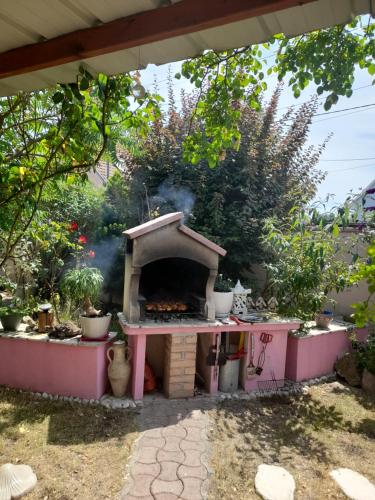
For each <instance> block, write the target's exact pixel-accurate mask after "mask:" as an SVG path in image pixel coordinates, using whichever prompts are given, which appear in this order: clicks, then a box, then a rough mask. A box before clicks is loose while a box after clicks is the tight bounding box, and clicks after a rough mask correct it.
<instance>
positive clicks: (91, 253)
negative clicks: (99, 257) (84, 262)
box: [88, 250, 95, 259]
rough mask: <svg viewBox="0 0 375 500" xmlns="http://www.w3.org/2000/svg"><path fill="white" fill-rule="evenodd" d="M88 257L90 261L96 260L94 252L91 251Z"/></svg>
mask: <svg viewBox="0 0 375 500" xmlns="http://www.w3.org/2000/svg"><path fill="white" fill-rule="evenodd" d="M88 256H89V258H90V259H94V258H95V252H94V250H90V251H89V253H88Z"/></svg>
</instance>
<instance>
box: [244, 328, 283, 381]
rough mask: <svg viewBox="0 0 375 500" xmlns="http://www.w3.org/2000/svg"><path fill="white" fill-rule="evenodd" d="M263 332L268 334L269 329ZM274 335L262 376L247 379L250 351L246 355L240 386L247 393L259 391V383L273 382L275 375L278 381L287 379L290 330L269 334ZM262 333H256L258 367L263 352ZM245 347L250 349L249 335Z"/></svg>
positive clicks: (255, 356)
mask: <svg viewBox="0 0 375 500" xmlns="http://www.w3.org/2000/svg"><path fill="white" fill-rule="evenodd" d="M263 331H266V332H267V328H264V330H263ZM269 333H272V335H273V339H272V342H270V343H269V344H268V345H267V348H266V359H265V362H264V366H263V371H262V373H261V375H255V376H254V377H251V378H249V379H248V378H247V375H246V367H247V366H248V364H249V362H250V352H249V349H247V350H248V352H247V353H246V357H245V358H244V359H243V360H242V363H241V372H240V384H241V386H242V387H243V388H244V389H245V390H246V391H254V390H258V382H260V381H264V380H271V379H272V377H273V375H274V376H275V378H276V379H277V380H280V379H284V378H285V359H286V348H287V341H288V328H283V329H280V330H278V331H272V332H269ZM260 334H261V332H260V331H255V332H254V342H255V352H254V365H255V366H256V365H257V362H258V358H259V354H260V352H261V348H262V343H261V342H260ZM245 347H246V348H247V347H248V335H246V338H245Z"/></svg>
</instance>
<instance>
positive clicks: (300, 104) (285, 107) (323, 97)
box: [279, 83, 373, 116]
mask: <svg viewBox="0 0 375 500" xmlns="http://www.w3.org/2000/svg"><path fill="white" fill-rule="evenodd" d="M368 87H373V85H372V83H370V85H362V86H361V87H356V88H354V89H353V92H356V91H357V90H362V89H367V88H368ZM314 95H315V94H310V97H313V96H314ZM324 99H326V97H325V96H322V97H318V98H317V101H323V100H324ZM309 102H310V101H303V102H301V103H299V104H291V105H289V106H283V107H282V108H279V110H282V109H288V108H296V107H300V106H303V105H304V104H308V103H309ZM323 114H326V113H323ZM315 116H316V115H315Z"/></svg>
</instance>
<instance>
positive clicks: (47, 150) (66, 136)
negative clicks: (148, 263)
mask: <svg viewBox="0 0 375 500" xmlns="http://www.w3.org/2000/svg"><path fill="white" fill-rule="evenodd" d="M132 89H133V80H132V78H131V76H130V75H120V76H116V77H107V76H105V75H99V76H98V77H97V78H95V79H93V78H92V77H91V76H90V75H89V74H88V73H87V72H86V71H85V70H82V71H81V73H80V75H79V77H78V78H77V82H76V83H74V84H70V85H58V86H57V87H56V88H52V89H47V90H42V91H36V92H32V93H20V94H17V95H15V96H12V97H7V98H3V99H0V267H1V266H2V265H3V264H4V263H5V261H6V260H7V259H8V258H9V256H11V255H12V254H13V252H14V250H15V249H16V247H17V244H18V243H19V242H20V240H21V239H22V237H23V235H24V233H25V231H26V230H27V229H29V227H30V225H31V222H32V220H33V218H34V216H35V214H36V211H37V209H38V207H39V204H40V202H41V200H42V199H43V195H44V193H45V189H46V187H47V186H49V185H51V184H53V183H55V182H56V181H57V180H59V179H67V178H69V180H70V181H73V180H74V176H75V175H78V176H82V175H85V174H86V173H87V171H88V170H89V169H90V168H91V167H94V166H95V165H96V163H97V162H98V161H99V159H100V158H101V156H102V155H103V154H104V152H105V150H106V148H108V147H109V145H110V144H111V141H113V142H114V143H116V141H117V137H118V136H119V135H123V134H124V133H126V131H127V130H137V133H139V134H140V135H142V134H145V132H146V130H147V127H148V124H149V122H150V121H151V120H153V119H154V117H155V116H156V115H157V113H158V109H157V99H156V98H154V97H153V96H150V95H148V94H146V96H145V97H137V96H134V95H133V94H132Z"/></svg>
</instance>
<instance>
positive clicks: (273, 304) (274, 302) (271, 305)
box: [268, 297, 279, 312]
mask: <svg viewBox="0 0 375 500" xmlns="http://www.w3.org/2000/svg"><path fill="white" fill-rule="evenodd" d="M278 307H279V303H278V302H277V299H276V297H271V298H270V300H269V301H268V309H269V310H270V311H272V312H275V311H276V310H277V308H278Z"/></svg>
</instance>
